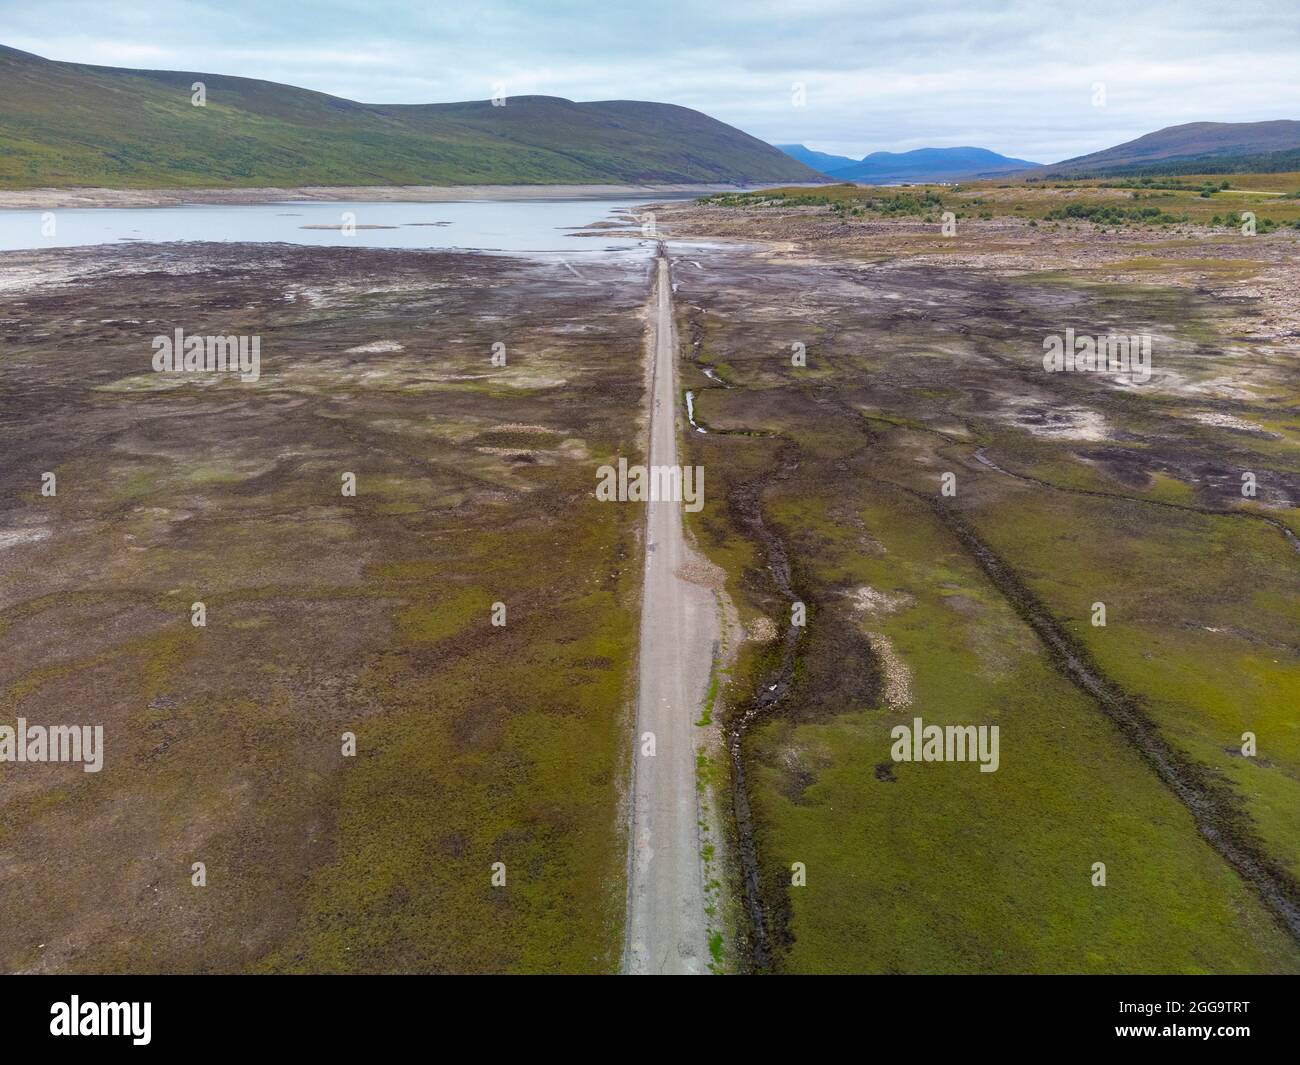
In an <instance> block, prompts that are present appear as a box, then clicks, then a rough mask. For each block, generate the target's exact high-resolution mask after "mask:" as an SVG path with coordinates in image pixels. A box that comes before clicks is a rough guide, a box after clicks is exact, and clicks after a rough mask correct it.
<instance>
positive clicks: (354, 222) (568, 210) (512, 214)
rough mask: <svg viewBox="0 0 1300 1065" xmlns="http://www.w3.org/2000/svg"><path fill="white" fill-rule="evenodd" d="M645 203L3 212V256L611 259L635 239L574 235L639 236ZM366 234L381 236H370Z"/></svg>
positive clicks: (303, 204)
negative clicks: (222, 251)
mask: <svg viewBox="0 0 1300 1065" xmlns="http://www.w3.org/2000/svg"><path fill="white" fill-rule="evenodd" d="M668 198H670V197H669V196H659V197H657V198H656V199H657V200H664V199H668ZM651 202H655V201H654V200H651V199H642V200H635V199H628V198H622V199H610V200H590V199H588V200H509V201H493V200H474V201H458V202H443V203H369V202H356V203H346V202H333V203H321V202H317V201H311V202H302V201H298V202H282V203H261V204H217V205H209V204H190V205H183V206H179V207H94V208H67V209H59V210H55V211H49V212H46V211H40V210H0V251H15V250H19V249H34V248H69V247H78V246H83V245H91V244H118V243H121V242H124V241H182V240H190V241H231V242H255V243H273V242H282V243H287V244H310V245H318V246H347V247H363V248H459V249H465V250H476V251H504V252H573V253H575V254H579V253H583V252H607V251H609V250H610V249H611V248H617V249H628V248H629V247H631V246H635V241H630V240H629V239H628V237H627V236H618V237H612V236H607V235H604V236H603V235H601V234H600V231H599V230H597V231H596V235H588V236H579V235H576V233H575V231H576V230H579V229H581V227H583V226H588V225H591V224H592V223H597V222H612V223H617V224H618V225H619V226H620V227H622V228H624V229H626V230H627V231H628V232H629V233H632V234H635V235H640V226H641V217H642V215H643V208H644V205H645V204H647V203H651ZM629 215H630V216H629ZM51 222H52V225H51ZM349 225H351V226H354V227H355V229H354V230H353V231H352V232H350V233H349V232H347V231H345V230H344V229H343V228H341V227H344V226H349ZM369 226H376V227H383V228H374V229H370V228H366V227H369ZM304 227H320V228H304ZM51 229H52V232H51ZM588 232H589V233H590V231H588Z"/></svg>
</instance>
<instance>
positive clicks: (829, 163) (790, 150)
mask: <svg viewBox="0 0 1300 1065" xmlns="http://www.w3.org/2000/svg"><path fill="white" fill-rule="evenodd" d="M773 147H774V148H777V149H779V150H781V151H783V152H785V154H786V155H788V156H789V157H790V158H791V159H798V160H799V162H801V163H803V165H804V166H810V167H812V168H813V169H814V170H818V171H820V172H821V173H823V174H829V173H830V172H831V171H832V170H839V169H842V168H843V167H846V166H857V165H858V161H857V160H856V159H850V158H849V157H848V156H847V155H827V154H826V153H825V152H814V151H813V150H812V149H811V148H805V147H804V146H803V145H802V144H774V145H773Z"/></svg>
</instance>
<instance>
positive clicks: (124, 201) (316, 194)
mask: <svg viewBox="0 0 1300 1065" xmlns="http://www.w3.org/2000/svg"><path fill="white" fill-rule="evenodd" d="M738 188H740V186H737V185H298V186H292V187H289V188H270V187H265V186H263V187H257V188H244V189H109V188H41V189H0V210H58V209H73V208H96V207H180V206H184V205H187V204H210V205H222V204H238V205H252V204H264V203H265V204H270V203H290V202H300V201H308V202H320V203H331V202H338V203H346V202H351V201H364V202H372V203H448V202H455V201H463V202H492V201H511V200H514V201H520V200H605V199H620V198H622V197H626V196H637V197H639V196H648V197H660V198H664V197H667V198H672V197H675V196H682V197H690V196H695V195H700V194H702V193H707V192H734V191H736V190H737V189H738Z"/></svg>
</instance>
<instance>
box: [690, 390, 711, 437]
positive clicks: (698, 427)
mask: <svg viewBox="0 0 1300 1065" xmlns="http://www.w3.org/2000/svg"><path fill="white" fill-rule="evenodd" d="M686 417H687V419H688V420H689V421H690V423H691V428H692V429H694V430H695V431H696V432H697V433H707V432H708V430H707V429H706V428H704V426H702V425H701V424H700V423H699V422H697V421H696V420H695V393H694V392H691V391H689V390H687V392H686Z"/></svg>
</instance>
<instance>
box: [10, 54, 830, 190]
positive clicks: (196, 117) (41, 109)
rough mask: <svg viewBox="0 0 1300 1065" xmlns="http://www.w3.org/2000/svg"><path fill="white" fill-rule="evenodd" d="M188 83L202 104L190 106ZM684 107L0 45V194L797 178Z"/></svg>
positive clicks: (787, 163) (752, 142)
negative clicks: (452, 92) (408, 98)
mask: <svg viewBox="0 0 1300 1065" xmlns="http://www.w3.org/2000/svg"><path fill="white" fill-rule="evenodd" d="M195 81H202V82H204V84H205V85H206V87H207V105H206V106H205V107H195V106H193V105H192V104H191V102H190V95H191V94H190V86H191V84H192V83H193V82H195ZM816 177H817V175H816V174H815V172H814V171H811V170H809V169H807V168H806V167H804V166H803V165H802V164H801V163H799V162H797V161H795V160H793V159H791V158H789V157H788V156H786V155H785V154H784V153H782V152H779V151H777V149H775V148H773V147H771V146H770V145H768V144H764V143H763V142H762V141H759V140H756V139H755V138H753V137H750V136H749V135H748V134H745V133H742V132H741V131H740V130H737V129H734V128H732V127H731V126H727V125H725V124H724V123H722V122H718V121H716V120H715V119H712V118H709V117H708V116H706V115H702V114H700V113H699V112H697V111H692V110H690V109H688V108H683V107H675V106H672V105H669V104H655V103H638V102H632V101H606V102H600V103H572V102H570V101H568V100H561V99H558V98H554V97H542V96H533V97H515V98H512V99H509V100H508V101H507V103H506V106H504V107H493V106H492V105H491V103H490V102H486V101H483V102H474V103H457V104H430V105H419V106H412V105H407V106H381V105H368V104H359V103H355V102H353V101H351V100H343V99H340V98H338V97H333V96H327V95H324V94H322V93H317V92H311V91H309V90H305V89H298V88H294V87H292V86H287V85H277V84H275V83H273V82H265V81H254V80H250V79H247V78H230V77H223V76H220V75H213V74H198V73H188V72H178V71H144V70H121V69H117V68H112V67H95V66H86V65H81V64H73V63H57V62H52V61H49V60H45V59H41V58H39V57H37V56H32V55H28V54H26V53H23V52H17V51H15V50H13V49H8V48H3V47H0V188H33V187H43V186H69V185H105V186H113V187H132V188H168V187H214V186H221V185H228V186H234V187H239V186H258V185H272V186H274V185H303V184H318V185H360V184H369V185H382V184H475V183H500V184H544V183H564V182H587V183H601V182H627V181H636V182H729V181H735V182H743V181H778V180H788V181H806V180H814V179H815V178H816Z"/></svg>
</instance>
